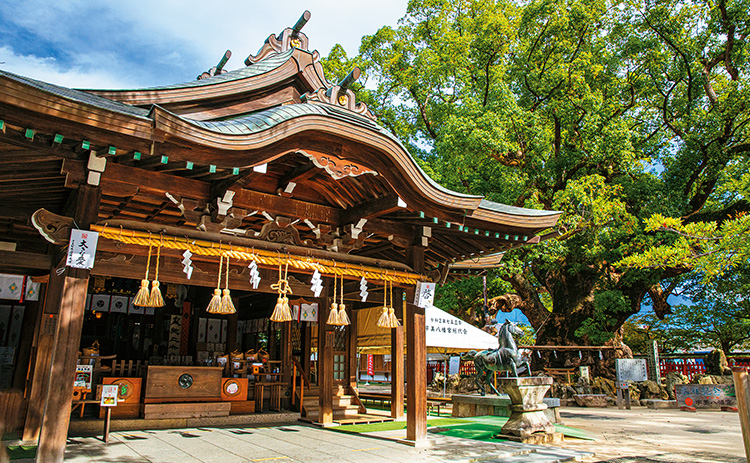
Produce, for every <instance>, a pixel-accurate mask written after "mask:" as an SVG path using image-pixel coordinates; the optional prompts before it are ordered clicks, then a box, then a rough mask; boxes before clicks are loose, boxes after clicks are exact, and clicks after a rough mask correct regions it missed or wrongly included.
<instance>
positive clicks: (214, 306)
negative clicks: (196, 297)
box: [206, 256, 224, 313]
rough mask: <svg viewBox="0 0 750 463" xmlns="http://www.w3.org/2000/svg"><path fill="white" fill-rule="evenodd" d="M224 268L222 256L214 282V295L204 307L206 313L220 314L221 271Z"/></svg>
mask: <svg viewBox="0 0 750 463" xmlns="http://www.w3.org/2000/svg"><path fill="white" fill-rule="evenodd" d="M223 266H224V256H221V257H219V278H218V280H217V281H216V289H214V295H213V296H212V297H211V302H209V303H208V307H206V312H208V313H221V288H220V285H221V269H222V267H223Z"/></svg>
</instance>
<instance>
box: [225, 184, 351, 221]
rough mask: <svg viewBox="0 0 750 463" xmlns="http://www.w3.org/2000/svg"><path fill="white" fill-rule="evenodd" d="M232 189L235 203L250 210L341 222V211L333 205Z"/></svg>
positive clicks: (242, 189) (312, 219)
mask: <svg viewBox="0 0 750 463" xmlns="http://www.w3.org/2000/svg"><path fill="white" fill-rule="evenodd" d="M232 191H234V192H235V195H234V199H233V201H234V205H235V206H236V207H241V208H244V209H247V210H248V211H254V210H259V211H265V212H268V213H270V214H277V215H283V216H284V217H293V218H297V219H302V220H305V219H307V220H310V221H312V222H314V223H316V224H318V223H320V222H323V223H327V224H332V225H336V224H338V223H339V213H340V211H339V210H338V209H336V208H333V207H329V206H323V205H320V204H314V203H308V202H306V201H300V200H297V199H291V198H284V197H282V196H279V195H271V194H268V193H261V192H259V191H252V190H246V189H244V188H238V189H234V190H232Z"/></svg>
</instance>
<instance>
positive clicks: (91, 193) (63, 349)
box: [36, 185, 101, 463]
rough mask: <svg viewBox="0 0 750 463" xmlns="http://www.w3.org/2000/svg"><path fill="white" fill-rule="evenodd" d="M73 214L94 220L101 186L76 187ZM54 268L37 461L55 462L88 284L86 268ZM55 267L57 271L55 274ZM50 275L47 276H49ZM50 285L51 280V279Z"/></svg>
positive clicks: (61, 447)
mask: <svg viewBox="0 0 750 463" xmlns="http://www.w3.org/2000/svg"><path fill="white" fill-rule="evenodd" d="M77 194H78V197H77V202H76V212H75V214H74V218H75V220H76V223H77V224H78V226H79V227H80V228H81V229H88V227H89V226H90V225H91V224H92V223H94V222H95V221H96V220H97V217H98V213H99V203H100V201H101V190H100V189H99V188H96V187H92V186H89V185H83V186H81V187H79V188H78V192H77ZM64 265H65V264H64V262H63V263H62V264H60V266H59V268H57V269H53V270H52V274H53V276H54V277H59V278H61V279H62V285H60V286H59V287H60V290H59V293H58V294H55V295H53V297H59V300H60V310H59V314H58V317H59V318H58V322H57V334H56V336H55V341H54V345H53V349H52V360H51V365H50V373H49V384H50V385H54V387H50V388H48V391H47V399H46V404H45V407H44V417H43V419H42V429H41V433H40V436H39V448H38V449H37V454H36V457H37V461H43V462H45V463H46V462H50V463H58V462H62V461H63V456H64V454H65V442H66V440H67V437H68V425H69V424H70V406H71V402H72V401H73V378H74V375H75V368H76V363H77V362H78V348H79V345H80V343H81V331H82V328H83V315H84V310H85V307H86V293H87V292H88V285H89V273H90V271H89V270H81V269H72V268H68V267H65V266H64ZM58 271H59V272H60V273H59V274H58ZM53 276H51V277H50V280H52V278H53ZM50 286H52V283H50Z"/></svg>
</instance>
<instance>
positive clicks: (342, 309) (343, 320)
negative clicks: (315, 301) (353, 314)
mask: <svg viewBox="0 0 750 463" xmlns="http://www.w3.org/2000/svg"><path fill="white" fill-rule="evenodd" d="M339 324H340V325H342V326H344V325H350V324H351V321H349V315H347V314H346V305H345V304H344V276H343V275H341V302H340V303H339Z"/></svg>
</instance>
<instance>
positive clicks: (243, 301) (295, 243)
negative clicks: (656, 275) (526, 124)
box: [0, 12, 560, 462]
mask: <svg viewBox="0 0 750 463" xmlns="http://www.w3.org/2000/svg"><path fill="white" fill-rule="evenodd" d="M309 16H310V14H309V12H305V14H304V15H303V16H302V18H300V20H299V21H298V22H297V24H295V26H294V27H290V28H286V29H284V30H283V31H282V32H281V33H280V34H278V35H276V34H272V35H271V36H269V37H268V39H267V40H266V42H265V43H264V44H263V45H262V47H261V48H260V50H259V51H258V52H257V53H256V54H251V55H249V56H247V57H246V58H244V64H243V65H241V66H240V67H239V69H235V70H231V71H227V70H226V69H225V67H226V65H227V64H228V63H227V59H228V58H229V56H230V54H229V53H227V54H226V55H225V56H224V58H222V60H221V62H220V63H219V65H218V66H215V67H213V68H211V69H210V70H208V71H207V72H204V73H202V74H201V75H200V76H198V79H196V80H191V81H187V82H184V83H179V84H175V85H168V86H163V87H155V88H146V89H138V90H75V89H70V88H64V87H60V86H57V85H53V84H49V83H46V82H42V81H39V80H34V79H30V78H27V77H23V76H19V75H15V74H12V73H9V72H5V71H0V200H1V201H0V202H1V203H2V205H1V206H0V231H1V232H2V234H1V235H0V283H2V285H3V288H1V289H0V354H2V355H0V397H2V396H3V395H6V396H8V397H10V395H12V394H15V397H16V398H17V399H18V400H16V401H15V402H13V403H14V404H15V411H16V412H17V414H18V416H19V417H20V419H21V423H20V427H21V428H22V429H23V439H24V440H26V441H38V442H39V448H38V452H37V461H44V462H59V461H62V459H63V452H64V448H65V442H66V438H67V434H68V429H69V426H70V425H71V420H78V419H79V416H84V415H85V416H90V415H91V414H94V415H95V416H94V418H95V419H98V417H99V414H98V413H102V414H103V413H104V412H103V411H101V412H99V399H98V395H97V391H98V390H100V387H101V386H103V385H113V384H116V385H118V387H119V388H120V389H119V396H118V397H119V398H118V405H117V406H116V407H114V408H113V409H112V412H111V413H112V416H113V417H114V418H116V419H134V420H143V423H144V426H146V423H148V422H149V420H153V419H158V418H164V417H186V416H187V417H201V416H207V417H216V416H241V415H243V414H252V413H254V414H258V413H269V410H286V411H289V412H294V413H298V414H299V416H300V418H302V419H307V420H308V421H311V422H314V423H320V424H323V425H328V424H331V423H334V422H335V421H337V420H341V419H346V418H347V417H355V418H356V416H359V415H364V414H366V410H365V407H364V406H362V404H361V401H360V400H359V399H358V397H357V394H358V389H357V379H358V378H357V375H356V371H357V368H358V359H357V355H356V353H357V347H358V346H357V325H358V322H359V323H363V320H362V318H363V317H362V316H361V315H360V314H361V313H363V312H362V311H363V310H365V309H372V308H378V309H379V312H377V313H379V314H380V317H379V319H377V320H371V319H369V318H368V321H367V323H376V324H377V326H379V327H380V328H379V329H381V330H383V333H388V332H390V336H391V358H392V361H391V364H390V367H389V377H390V381H391V391H392V397H391V417H392V418H394V419H398V418H401V417H403V415H404V399H405V400H406V402H407V403H408V413H407V416H406V419H407V439H408V440H411V441H415V442H417V441H420V440H423V439H425V438H426V415H427V410H426V407H427V405H426V403H427V402H426V388H427V384H426V368H425V355H426V354H425V319H424V308H422V307H420V305H419V304H417V303H415V301H416V300H417V299H418V298H419V296H420V293H419V291H422V290H424V289H425V288H427V289H428V290H430V289H431V288H432V287H431V286H430V285H427V284H426V283H430V282H432V283H435V282H437V283H440V282H441V281H443V280H444V278H445V276H446V272H448V270H449V268H450V267H451V266H455V267H456V268H458V267H460V266H461V265H462V263H467V262H468V267H469V268H476V262H480V260H479V259H485V258H488V259H490V260H491V259H493V257H492V256H496V255H498V253H502V252H503V251H505V250H508V249H511V248H514V247H518V246H524V245H528V244H533V243H537V242H539V241H540V235H539V234H540V233H543V232H544V231H545V230H547V229H549V228H550V227H552V226H553V225H555V223H556V221H557V219H558V217H559V215H560V213H559V212H556V211H545V210H533V209H523V208H518V207H512V206H507V205H504V204H498V203H495V202H492V201H488V200H486V199H484V198H483V197H481V196H475V195H468V194H463V193H458V192H454V191H451V190H448V189H447V188H444V187H442V186H440V185H439V184H437V183H436V182H435V181H433V180H432V179H430V178H429V177H428V176H427V174H425V172H424V171H423V170H422V169H420V167H419V166H418V164H417V163H416V162H415V160H414V159H413V158H412V156H411V155H410V154H409V152H408V151H407V150H406V149H405V148H404V145H403V144H402V143H401V142H400V141H399V140H398V139H397V138H396V137H394V135H393V134H392V133H390V132H389V131H388V130H387V129H385V128H384V127H382V126H381V125H379V124H378V121H377V117H376V116H377V115H376V114H373V113H372V112H371V110H370V109H369V108H368V107H367V106H366V105H365V104H363V103H360V102H358V101H357V95H356V94H355V93H354V92H353V91H352V90H351V88H350V87H351V84H352V83H353V82H354V81H355V80H356V78H357V77H358V76H359V70H358V69H353V70H352V72H351V73H350V74H349V76H347V78H345V79H343V80H342V81H340V82H331V81H329V80H328V78H330V76H329V77H328V78H327V77H326V74H325V70H324V68H323V66H322V65H321V62H320V59H319V58H320V57H319V54H318V52H317V51H309V48H308V37H307V36H306V35H305V34H304V33H303V32H302V26H304V24H305V22H307V20H308V19H309ZM230 62H231V61H230ZM488 256H489V257H488ZM472 262H475V264H471V263H472ZM401 359H404V361H400V360H401ZM342 397H346V398H347V400H348V405H345V406H344V409H345V410H344V411H341V407H340V406H339V404H340V402H341V398H342ZM6 402H7V401H6ZM7 403H10V402H7ZM71 407H75V410H74V412H73V413H71ZM103 408H104V407H102V410H103ZM351 409H353V411H352V413H351V414H350V413H347V410H351ZM86 413H88V415H86ZM71 417H72V418H71ZM94 418H92V419H94Z"/></svg>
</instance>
